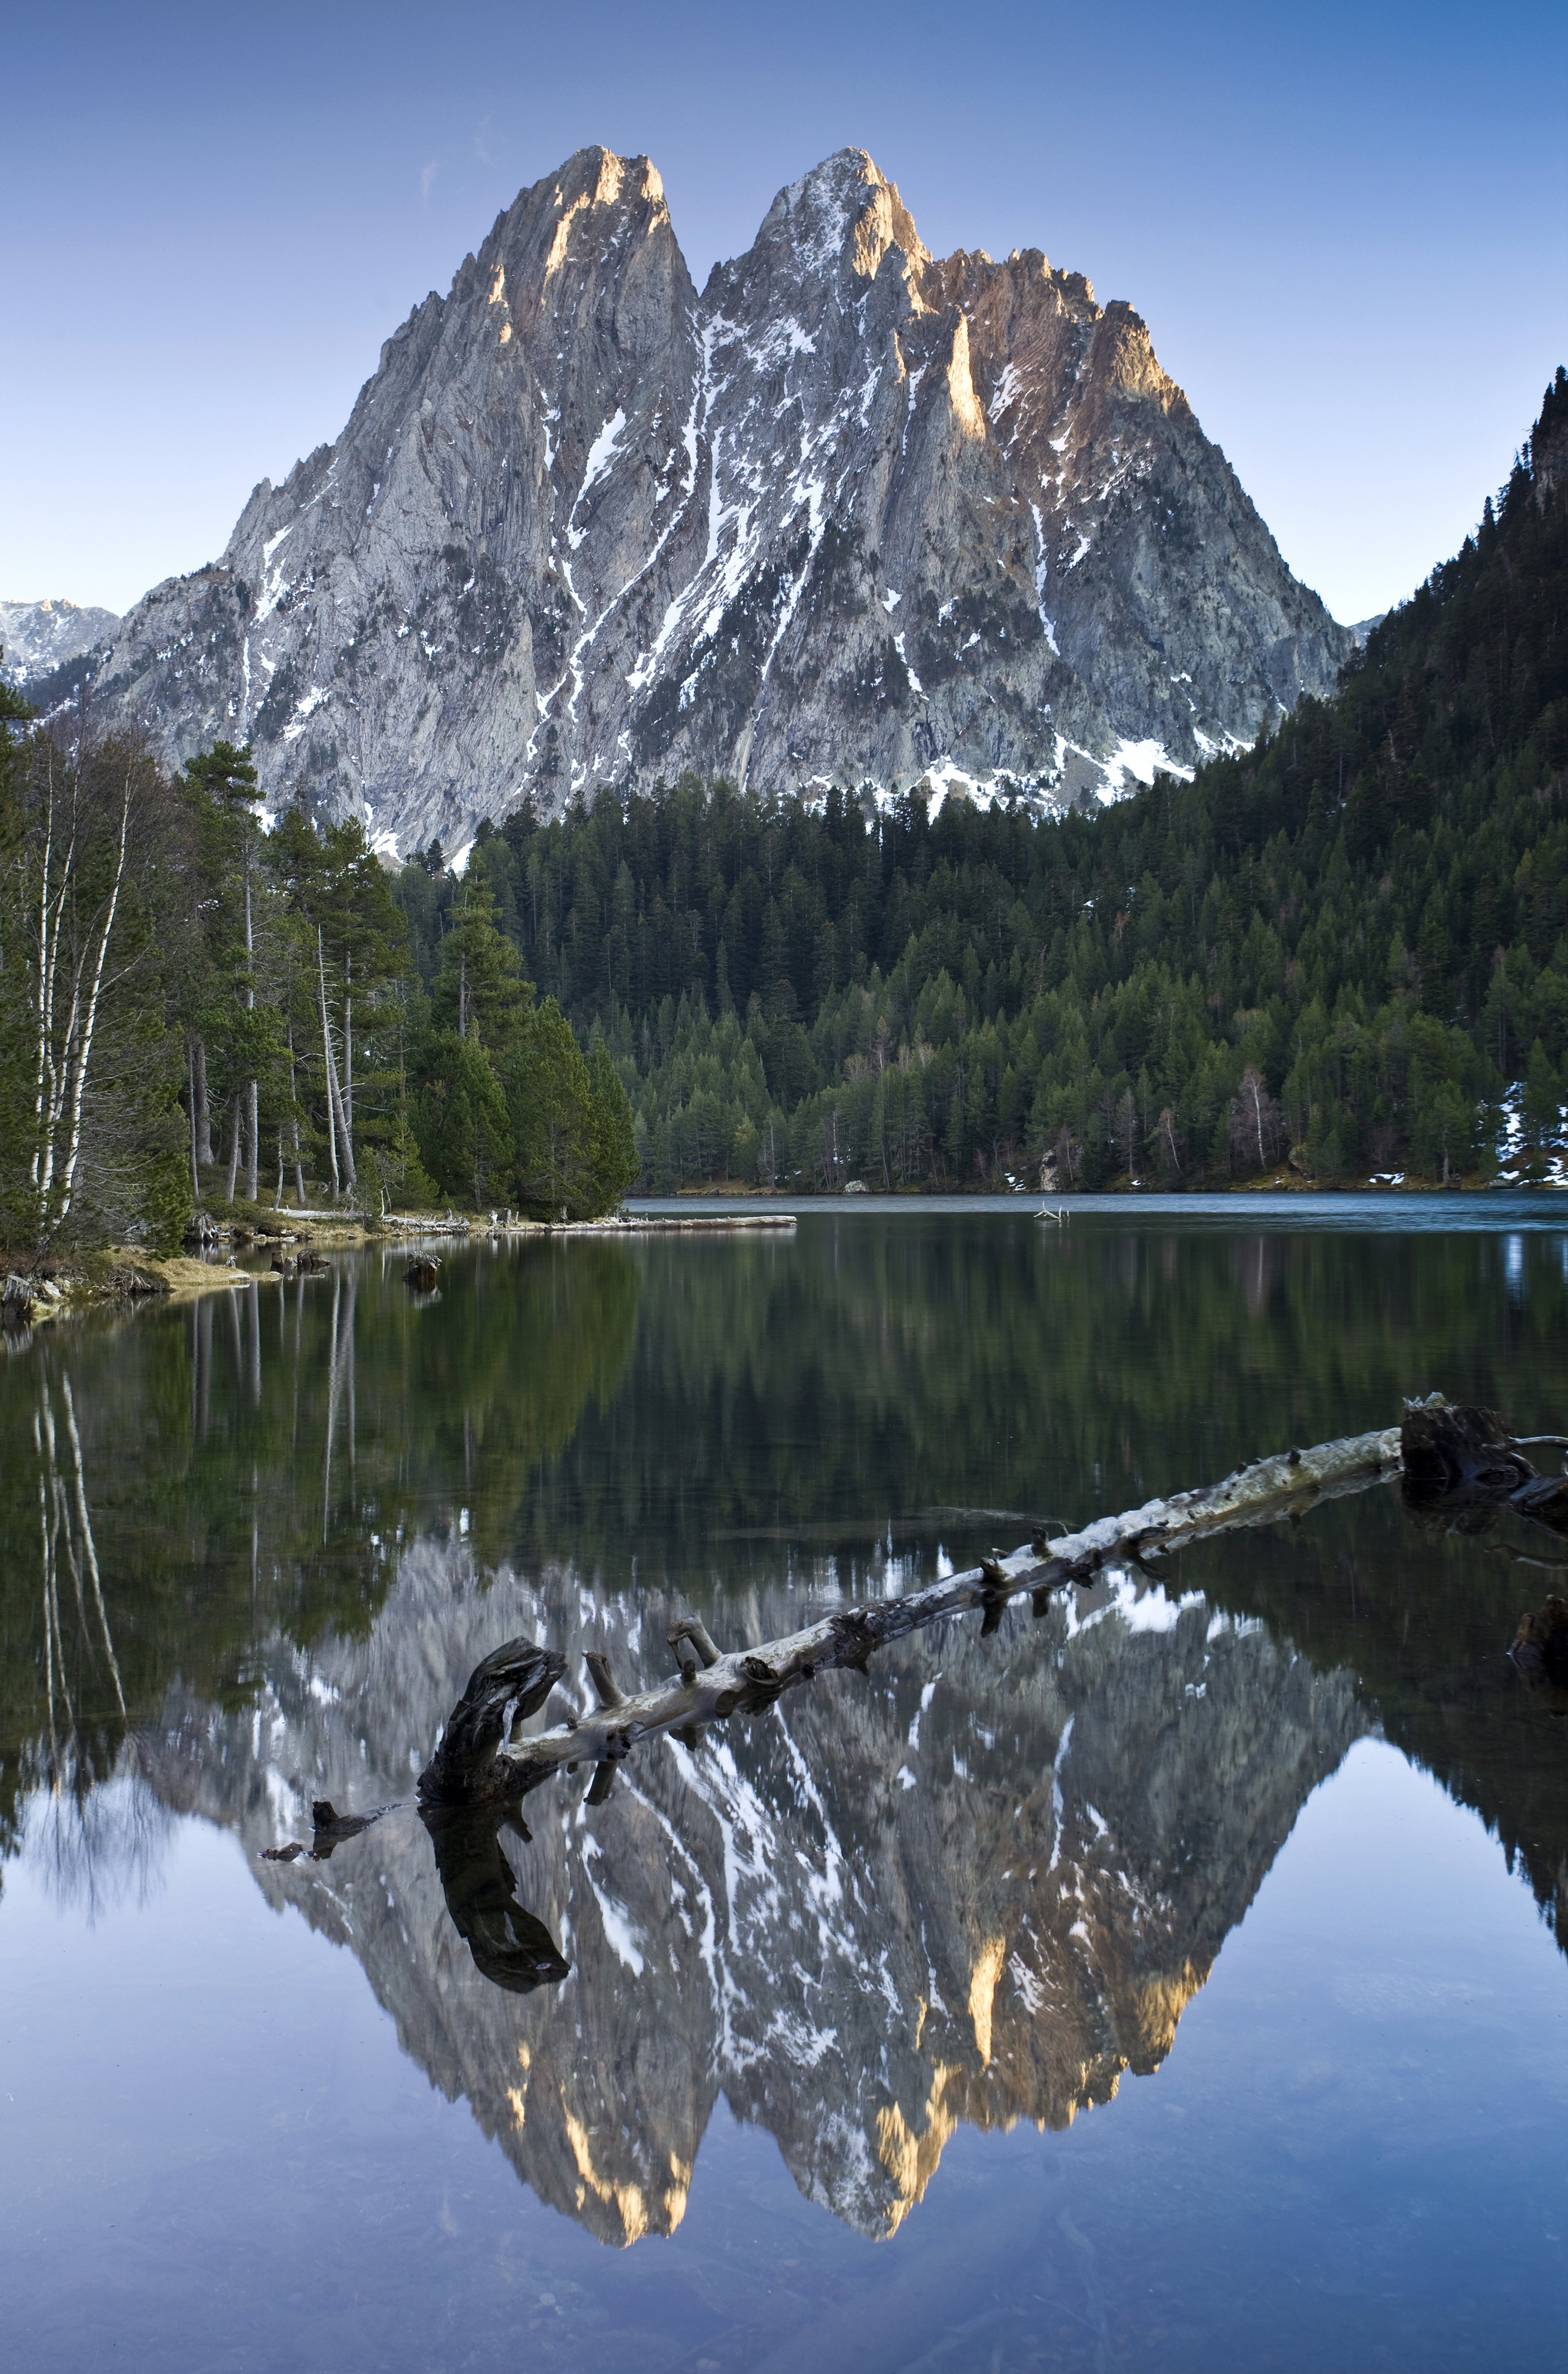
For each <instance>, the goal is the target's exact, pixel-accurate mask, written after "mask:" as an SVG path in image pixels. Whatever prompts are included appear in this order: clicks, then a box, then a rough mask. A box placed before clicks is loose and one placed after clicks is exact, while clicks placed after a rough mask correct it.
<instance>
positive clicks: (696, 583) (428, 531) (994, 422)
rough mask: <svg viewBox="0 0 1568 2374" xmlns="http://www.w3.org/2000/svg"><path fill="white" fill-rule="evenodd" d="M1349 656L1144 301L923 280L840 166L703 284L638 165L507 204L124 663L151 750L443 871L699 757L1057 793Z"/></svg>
mask: <svg viewBox="0 0 1568 2374" xmlns="http://www.w3.org/2000/svg"><path fill="white" fill-rule="evenodd" d="M1351 649H1352V640H1351V636H1350V634H1349V632H1348V631H1347V630H1346V629H1343V628H1341V627H1339V626H1337V625H1336V624H1335V622H1334V621H1333V620H1332V619H1331V618H1330V617H1329V616H1328V612H1327V611H1326V610H1325V608H1324V606H1323V605H1322V604H1321V602H1319V601H1318V599H1317V597H1316V595H1315V594H1313V593H1309V592H1308V591H1307V590H1306V589H1305V587H1304V586H1302V585H1300V584H1298V583H1297V582H1296V581H1295V579H1294V578H1293V577H1292V575H1291V573H1290V571H1289V570H1288V569H1287V568H1286V567H1285V564H1284V562H1283V560H1282V559H1281V556H1280V553H1279V551H1278V549H1277V547H1276V546H1275V544H1274V542H1273V539H1272V537H1271V536H1270V534H1269V531H1268V529H1267V528H1266V526H1265V525H1264V523H1263V522H1262V521H1261V520H1260V519H1259V517H1258V513H1257V511H1255V509H1254V508H1253V506H1252V504H1251V503H1250V502H1249V501H1248V499H1247V498H1246V494H1245V493H1244V492H1243V490H1242V488H1241V487H1240V485H1239V484H1238V483H1237V480H1236V478H1235V473H1234V472H1233V471H1232V469H1231V467H1230V465H1229V464H1228V463H1227V462H1226V460H1225V458H1224V456H1223V453H1222V452H1220V451H1219V449H1218V448H1217V447H1216V446H1214V445H1212V444H1211V443H1210V442H1209V441H1208V440H1207V438H1205V437H1204V435H1203V433H1202V431H1201V429H1199V425H1198V422H1197V421H1196V419H1195V418H1194V417H1193V414H1192V411H1191V408H1190V406H1189V405H1188V402H1187V399H1186V397H1185V396H1184V395H1183V394H1182V392H1181V390H1180V389H1179V388H1178V387H1176V385H1175V384H1174V382H1172V381H1171V380H1169V379H1168V378H1167V377H1166V376H1165V374H1164V371H1163V370H1161V369H1160V366H1159V364H1158V362H1157V361H1156V360H1155V358H1154V353H1153V347H1152V345H1151V343H1150V339H1149V334H1148V331H1147V330H1146V328H1145V326H1144V324H1143V323H1142V322H1141V320H1140V319H1139V317H1138V315H1137V314H1136V313H1134V312H1133V311H1132V310H1131V308H1130V307H1129V306H1128V305H1126V304H1124V303H1122V302H1120V301H1117V302H1113V303H1111V304H1109V305H1106V306H1102V305H1100V304H1099V303H1098V302H1097V301H1096V300H1095V297H1094V291H1093V289H1092V288H1090V286H1089V284H1088V282H1087V281H1086V280H1084V279H1083V278H1082V276H1081V275H1078V274H1075V273H1069V272H1063V271H1060V270H1057V269H1053V267H1052V266H1051V265H1050V264H1048V263H1047V260H1046V258H1045V257H1044V256H1043V255H1042V254H1040V253H1038V251H1036V250H1031V251H1027V252H1024V253H1019V252H1017V251H1015V252H1014V253H1012V255H1010V256H1009V257H1008V258H1007V259H1006V260H1005V262H1002V263H1000V264H999V263H994V262H993V261H992V260H991V258H990V257H989V256H988V255H986V254H984V253H979V252H976V253H963V252H960V253H957V254H955V255H953V256H950V257H948V258H946V259H945V260H938V259H935V258H933V257H932V256H931V255H930V253H928V251H927V250H926V248H925V247H924V246H923V245H922V243H921V241H920V239H919V234H918V232H917V231H916V229H915V226H914V223H913V222H912V220H911V219H910V217H909V216H908V214H907V211H906V209H905V207H904V206H903V203H902V201H901V200H900V198H899V195H898V192H897V190H896V189H895V187H894V185H893V184H892V183H891V182H888V181H886V180H885V179H884V178H883V175H882V174H881V173H880V172H879V171H878V170H877V168H876V166H875V165H874V164H873V163H872V159H870V158H869V157H868V156H867V155H866V154H865V152H864V151H863V150H861V149H858V148H847V149H843V150H841V151H839V153H838V154H837V156H834V157H830V158H829V159H826V161H825V163H823V164H821V165H819V166H818V167H817V168H816V169H815V170H814V171H813V172H811V173H808V174H806V175H805V176H804V177H803V178H802V180H801V181H799V182H794V183H793V184H792V185H791V186H790V188H788V189H786V190H782V191H780V193H779V194H778V197H777V198H776V199H775V201H774V203H773V205H772V206H771V207H770V208H769V210H768V213H767V215H766V218H765V220H764V222H763V224H762V227H761V229H760V230H759V232H758V234H757V237H756V239H755V242H754V243H753V245H752V247H751V248H750V249H749V250H748V252H747V253H746V254H744V255H743V256H741V257H740V258H738V259H737V260H736V261H734V262H732V263H730V264H720V265H718V266H716V267H715V269H714V271H713V273H712V275H711V276H710V277H709V279H708V285H707V287H706V288H704V290H703V291H702V292H701V294H700V296H699V294H698V292H697V291H696V288H695V287H694V286H693V283H692V280H691V277H690V275H689V274H688V272H687V269H686V264H685V258H684V257H683V255H682V253H681V251H680V248H679V246H678V245H677V243H676V241H675V236H674V232H673V228H672V226H671V221H670V216H669V211H668V208H667V207H666V206H665V202H664V193H663V187H662V184H661V182H660V179H659V176H658V174H657V172H656V171H655V170H654V169H653V167H652V165H651V164H649V161H648V159H646V158H633V159H623V158H619V157H615V156H613V155H612V154H611V153H610V152H609V151H608V150H606V149H603V148H587V149H583V150H581V151H579V154H578V155H576V156H575V157H573V158H571V159H568V162H567V163H566V164H565V165H564V166H563V167H562V168H561V170H560V171H559V172H558V173H556V174H552V175H549V176H547V177H546V178H545V179H544V181H542V182H538V183H536V184H535V185H534V187H533V188H532V189H530V190H525V191H523V192H522V194H521V195H520V196H519V198H518V199H517V200H516V202H515V204H514V205H513V206H511V207H510V208H509V210H508V212H507V213H506V214H504V215H503V216H502V217H500V219H499V220H498V221H497V224H496V226H495V228H494V229H493V230H492V231H491V233H490V235H489V237H488V238H487V239H486V241H485V242H484V244H483V246H482V247H481V248H480V250H479V253H477V255H471V256H468V257H465V259H464V260H463V263H462V265H461V266H460V268H459V270H458V273H457V276H456V277H455V279H454V280H453V282H452V286H451V290H450V292H449V293H448V295H447V296H446V297H445V298H441V297H438V296H436V295H433V294H432V295H431V296H429V297H427V299H426V300H425V301H424V303H423V304H422V305H420V306H418V307H417V308H416V309H415V311H414V312H413V313H412V314H411V315H410V317H409V319H408V320H407V321H406V322H405V323H404V325H403V327H402V328H401V329H400V330H399V331H397V333H396V334H395V335H393V336H392V338H390V339H389V340H388V341H387V344H386V345H385V347H383V348H382V350H381V358H380V364H379V366H378V369H377V370H376V371H375V373H374V375H373V376H372V377H371V378H370V379H369V381H368V382H366V385H365V387H364V388H363V389H362V391H361V393H360V394H359V397H358V400H357V403H356V405H355V407H354V411H353V415H352V417H351V418H350V420H349V422H348V425H347V427H346V428H345V430H344V431H343V434H342V435H341V436H340V437H339V438H338V440H337V441H336V442H335V443H334V444H333V445H330V446H322V447H321V448H320V449H319V450H318V451H317V452H314V453H312V454H310V456H309V457H308V458H307V459H306V460H304V461H302V462H301V463H299V464H298V465H297V466H296V468H295V469H294V470H293V471H292V472H291V473H290V475H289V477H288V479H287V482H286V483H285V484H284V485H283V486H281V487H273V486H272V485H271V484H270V483H268V482H266V481H264V480H263V483H262V484H261V485H260V486H259V487H258V488H256V490H255V492H254V493H253V494H252V498H251V499H250V501H249V502H248V503H247V505H246V507H245V510H244V512H243V514H242V516H241V518H240V522H239V524H238V525H237V527H236V528H235V531H234V534H233V535H232V536H231V537H230V539H229V543H228V547H227V549H226V550H225V552H224V554H223V556H222V558H221V559H220V560H218V561H216V562H215V563H214V564H213V565H212V566H211V567H209V568H206V569H204V570H197V571H196V572H195V573H194V574H193V575H192V576H190V577H187V578H181V579H174V580H170V582H167V583H165V584H163V585H160V586H158V588H156V589H155V590H154V592H153V593H150V594H148V595H147V596H146V599H145V600H144V601H142V602H141V603H139V604H138V605H136V607H135V610H134V611H133V612H132V613H131V614H130V616H129V617H127V618H126V619H125V620H124V621H123V623H122V625H121V627H120V629H119V631H118V632H117V634H116V636H115V639H114V642H113V647H112V650H111V652H109V654H108V656H107V658H106V659H105V660H104V662H103V663H102V664H101V665H100V666H99V669H98V670H97V674H96V680H95V687H94V692H93V705H94V713H95V715H96V717H97V719H98V721H99V724H100V725H102V724H106V723H109V724H112V723H123V724H127V725H135V726H137V727H140V728H143V729H145V730H146V731H147V732H149V733H150V734H151V735H153V737H154V739H155V741H156V742H157V744H158V746H159V747H160V748H161V749H162V750H163V752H164V753H165V755H166V756H167V757H168V758H170V759H180V758H184V757H186V756H188V755H189V754H190V753H191V752H193V750H195V749H197V748H199V747H201V746H204V745H205V744H206V743H208V742H210V741H211V740H212V739H213V738H214V737H215V736H216V735H227V736H228V737H230V738H232V739H235V740H245V739H249V740H251V741H252V742H253V743H254V745H255V747H256V750H257V754H258V761H259V765H260V770H261V777H262V782H263V788H264V790H265V793H266V796H267V799H268V801H269V803H270V805H272V806H273V807H274V808H276V807H277V806H279V805H282V804H284V803H286V802H287V801H289V800H291V799H294V798H297V797H303V798H304V799H305V800H307V801H308V802H309V804H310V805H311V806H312V807H313V808H314V809H315V811H316V812H317V813H319V814H322V815H327V816H342V815H347V814H357V815H360V816H363V817H365V818H366V819H367V821H368V824H369V829H370V831H371V833H372V836H373V838H374V839H375V840H377V842H378V844H379V845H380V846H381V847H382V848H384V849H386V850H388V851H389V852H390V851H401V852H408V851H409V850H411V849H412V848H414V847H415V846H416V845H421V846H422V845H423V844H424V843H425V842H426V841H427V840H428V839H429V838H430V836H431V835H432V834H437V833H439V835H440V837H441V839H442V840H443V843H444V844H445V846H446V847H447V848H448V849H449V850H450V849H451V848H454V847H457V846H461V845H462V844H464V843H465V842H466V841H468V840H470V839H471V838H472V834H473V831H474V827H475V825H476V823H477V822H478V820H479V819H480V818H482V817H494V818H499V817H502V816H504V815H505V814H506V812H507V811H508V810H509V808H511V807H512V806H514V805H516V804H517V803H518V802H519V801H521V799H523V798H525V797H532V799H534V800H535V801H536V802H537V803H538V804H539V805H540V806H541V807H542V808H544V809H545V810H556V809H558V808H559V807H560V806H561V805H563V804H564V803H565V801H566V800H568V798H570V797H571V796H573V795H574V794H579V793H581V794H585V795H591V793H593V792H594V791H595V790H596V789H598V788H600V787H606V786H607V787H611V788H614V789H617V790H620V789H624V788H626V786H628V785H630V784H641V785H644V786H647V785H651V784H652V783H654V782H658V781H660V780H665V781H668V780H671V779H673V777H674V776H675V775H677V774H678V773H680V772H681V770H683V769H686V768H691V769H695V770H697V771H698V772H699V773H702V774H704V775H710V776H711V775H720V774H722V775H726V776H729V777H731V778H733V779H735V780H737V781H739V782H749V783H751V784H754V785H755V786H756V787H758V788H759V789H761V790H763V791H767V792H779V793H797V794H804V795H806V796H808V797H809V796H811V795H813V793H820V791H821V790H822V788H823V787H824V786H825V785H826V784H828V783H832V782H838V783H845V784H848V785H851V786H860V785H870V786H871V787H872V789H874V790H879V791H881V792H883V793H887V794H891V793H896V792H899V791H902V790H907V789H908V788H909V787H910V786H912V785H914V784H916V783H918V782H925V783H926V785H927V787H928V788H929V789H930V791H931V792H932V793H939V792H940V793H942V796H944V797H950V796H953V795H954V794H955V793H956V794H965V793H966V794H968V795H969V796H977V797H981V798H987V797H995V796H998V795H1001V796H1006V797H1023V798H1025V799H1028V800H1031V801H1033V802H1036V803H1041V804H1044V805H1049V806H1053V807H1055V806H1060V805H1065V804H1069V803H1080V804H1082V803H1085V802H1093V801H1094V800H1095V799H1097V798H1102V797H1106V796H1112V797H1114V796H1117V795H1118V794H1120V793H1122V792H1124V791H1126V790H1128V789H1129V788H1131V786H1132V785H1133V784H1134V783H1135V782H1149V781H1150V780H1152V777H1153V771H1154V770H1155V768H1156V767H1165V768H1170V769H1172V770H1191V769H1193V768H1195V767H1196V766H1198V765H1199V763H1200V762H1201V761H1202V759H1203V758H1205V757H1206V756H1208V755H1210V754H1211V753H1212V752H1214V751H1215V750H1220V749H1230V748H1235V747H1238V746H1243V745H1245V744H1246V743H1247V742H1249V741H1250V740H1251V739H1252V737H1253V736H1254V735H1256V733H1257V731H1258V724H1259V722H1260V720H1261V719H1262V718H1263V717H1264V716H1265V715H1270V714H1276V713H1278V711H1280V710H1281V709H1288V708H1289V707H1290V706H1291V705H1292V704H1293V702H1294V701H1295V700H1296V699H1298V697H1299V696H1300V695H1301V694H1302V693H1303V692H1304V691H1306V692H1316V693H1322V692H1326V691H1328V690H1329V689H1330V688H1332V685H1333V683H1334V681H1335V678H1336V676H1337V672H1338V669H1339V667H1340V664H1342V662H1343V661H1344V660H1345V658H1346V657H1347V656H1348V655H1349V653H1350V652H1351Z"/></svg>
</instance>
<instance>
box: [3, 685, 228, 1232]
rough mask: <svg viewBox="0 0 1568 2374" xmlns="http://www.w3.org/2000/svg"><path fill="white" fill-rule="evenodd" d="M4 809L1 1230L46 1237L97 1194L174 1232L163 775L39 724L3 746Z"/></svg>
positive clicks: (141, 761) (125, 753) (127, 750)
mask: <svg viewBox="0 0 1568 2374" xmlns="http://www.w3.org/2000/svg"><path fill="white" fill-rule="evenodd" d="M0 816H3V823H0V975H3V977H4V983H5V1009H6V1047H5V1058H4V1062H5V1071H6V1093H5V1099H4V1101H5V1104H6V1109H7V1110H6V1116H5V1118H6V1124H7V1126H6V1145H5V1147H4V1150H3V1151H0V1193H3V1196H4V1204H5V1207H6V1229H7V1233H12V1234H15V1235H18V1236H19V1237H21V1238H22V1239H24V1240H29V1241H30V1242H32V1243H33V1244H34V1245H36V1246H39V1247H44V1246H48V1245H50V1244H52V1243H53V1242H55V1241H56V1240H58V1239H60V1238H61V1237H62V1236H63V1235H68V1236H72V1237H76V1236H80V1235H82V1234H83V1233H85V1232H86V1230H87V1227H88V1221H87V1212H88V1209H89V1208H91V1209H94V1210H96V1213H97V1215H98V1219H99V1224H100V1225H102V1224H107V1223H109V1222H111V1221H112V1222H114V1223H117V1224H118V1225H120V1226H122V1227H123V1226H127V1225H135V1223H136V1222H137V1221H138V1220H139V1221H140V1222H141V1223H142V1224H144V1226H145V1225H146V1224H148V1223H150V1224H151V1226H152V1228H153V1231H154V1233H157V1234H158V1235H160V1236H167V1235H168V1233H169V1232H170V1228H172V1227H174V1226H175V1224H176V1206H177V1205H178V1206H181V1207H182V1208H183V1209H186V1210H188V1208H189V1207H188V1199H187V1198H186V1197H185V1193H184V1187H183V1161H182V1157H181V1153H180V1151H179V1148H180V1146H181V1143H182V1141H183V1138H184V1122H183V1117H182V1116H181V1115H180V1113H179V1111H178V1107H177V1106H176V1105H175V1103H174V1101H173V1093H172V1091H173V1078H172V1076H171V1068H170V1047H169V1034H168V1031H167V1027H166V1021H165V1017H164V1012H163V1003H162V990H161V981H160V976H159V953H160V951H159V940H158V931H157V928H156V916H157V912H158V906H159V904H160V900H161V899H162V898H163V896H164V894H165V892H166V889H167V878H168V869H167V867H166V865H165V864H164V859H165V855H166V852H167V848H168V844H169V840H170V823H171V810H170V787H169V785H168V784H167V782H165V780H164V779H163V778H162V777H161V776H160V775H159V773H158V770H157V768H156V767H155V766H154V765H153V763H152V761H151V759H150V758H148V757H147V756H146V753H145V751H143V750H141V749H140V748H138V747H137V746H135V745H134V744H127V743H122V742H116V743H111V744H106V745H103V746H99V747H97V748H88V749H86V750H83V751H78V752H76V753H70V752H67V751H65V750H64V749H62V748H61V747H60V746H58V745H57V744H56V743H55V742H54V741H53V739H52V738H51V736H49V735H47V734H44V733H42V732H37V733H34V734H33V735H29V737H28V739H27V740H26V742H25V743H24V744H23V745H22V746H20V748H19V749H18V748H15V747H7V750H6V758H5V768H4V776H3V780H0ZM170 1158H172V1161H173V1164H174V1165H175V1166H176V1169H177V1170H178V1172H179V1176H180V1180H181V1184H180V1187H179V1189H178V1191H177V1193H175V1192H174V1191H172V1189H171V1181H170ZM171 1198H172V1200H171Z"/></svg>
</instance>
